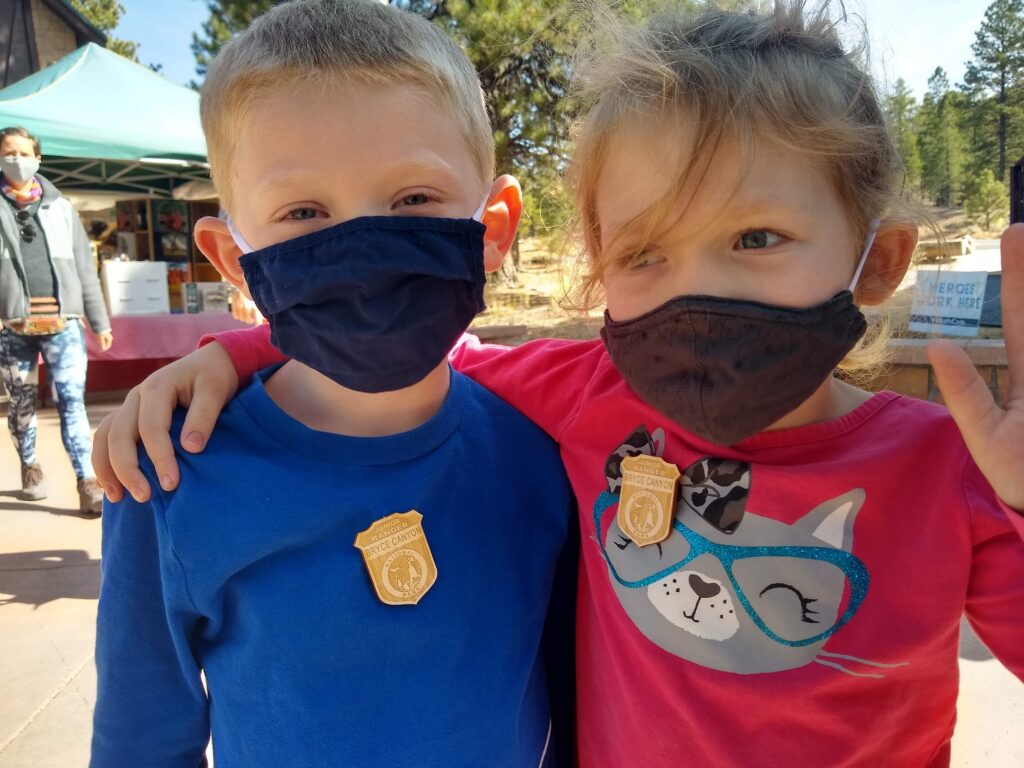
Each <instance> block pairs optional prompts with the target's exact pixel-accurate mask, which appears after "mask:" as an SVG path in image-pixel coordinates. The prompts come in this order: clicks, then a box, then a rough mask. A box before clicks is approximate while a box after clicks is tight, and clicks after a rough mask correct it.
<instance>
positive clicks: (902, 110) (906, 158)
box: [885, 78, 921, 189]
mask: <svg viewBox="0 0 1024 768" xmlns="http://www.w3.org/2000/svg"><path fill="white" fill-rule="evenodd" d="M885 111H886V115H887V117H888V119H889V125H890V126H891V128H892V132H893V139H894V140H895V142H896V148H897V150H898V151H899V153H900V158H901V159H902V160H903V171H904V173H905V178H906V183H907V185H908V186H909V187H910V188H912V189H920V187H921V153H920V151H919V150H918V147H917V133H916V132H915V128H914V118H915V116H916V114H917V101H916V99H914V95H913V94H912V93H911V92H910V90H909V89H908V88H907V84H906V82H905V81H904V80H903V78H900V79H899V80H897V81H896V88H895V90H894V91H893V92H892V93H891V94H889V95H888V96H887V97H886V98H885Z"/></svg>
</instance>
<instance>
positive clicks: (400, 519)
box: [355, 510, 437, 605]
mask: <svg viewBox="0 0 1024 768" xmlns="http://www.w3.org/2000/svg"><path fill="white" fill-rule="evenodd" d="M422 521H423V515H421V514H420V513H419V512H417V511H416V510H410V511H409V512H402V513H395V514H393V515H388V516H387V517H384V518H381V519H380V520H378V521H376V522H375V523H374V524H373V525H371V526H370V527H369V528H367V529H366V530H365V531H362V532H360V533H359V534H358V535H357V536H356V541H355V546H356V547H357V548H358V549H359V550H360V551H361V552H362V553H363V561H364V562H365V563H366V570H367V572H369V574H370V581H372V582H373V588H374V590H375V591H376V592H377V597H378V598H380V601H381V602H382V603H386V604H387V605H416V603H418V602H419V601H420V599H421V598H422V597H423V595H425V594H426V593H427V591H428V590H429V589H430V588H431V587H432V586H434V582H435V581H436V580H437V564H436V563H435V562H434V556H433V555H432V554H431V552H430V545H429V544H427V537H426V534H424V532H423V522H422Z"/></svg>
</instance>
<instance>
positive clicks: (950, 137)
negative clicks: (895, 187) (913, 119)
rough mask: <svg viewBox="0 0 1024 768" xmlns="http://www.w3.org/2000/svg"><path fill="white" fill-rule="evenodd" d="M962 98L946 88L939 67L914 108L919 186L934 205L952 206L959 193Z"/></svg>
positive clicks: (962, 145) (961, 173)
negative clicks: (918, 107) (916, 127)
mask: <svg viewBox="0 0 1024 768" xmlns="http://www.w3.org/2000/svg"><path fill="white" fill-rule="evenodd" d="M962 104H963V97H962V94H958V93H956V92H955V91H951V90H950V86H949V78H948V77H947V76H946V72H945V70H943V69H942V67H939V68H937V69H936V70H935V72H934V73H933V74H932V76H931V77H930V78H928V93H926V94H925V97H924V101H923V102H922V104H921V108H920V110H918V142H919V149H920V152H921V187H922V189H923V190H924V191H925V192H926V193H927V194H929V195H930V196H931V197H932V199H933V200H934V201H935V203H936V205H953V204H955V203H956V202H958V201H959V199H960V196H961V194H962V181H963V168H964V161H965V157H964V139H963V135H962V134H961V131H960V125H959V117H960V115H959V111H961V110H962Z"/></svg>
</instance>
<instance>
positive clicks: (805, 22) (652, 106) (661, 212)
mask: <svg viewBox="0 0 1024 768" xmlns="http://www.w3.org/2000/svg"><path fill="white" fill-rule="evenodd" d="M827 11H828V5H827V3H823V4H820V5H818V7H817V8H816V9H815V10H813V11H808V10H806V9H805V7H804V2H802V0H776V1H775V3H774V6H773V9H772V10H771V11H770V12H769V13H767V14H764V15H759V14H753V13H733V12H726V11H717V10H711V11H706V12H704V13H702V14H695V13H693V12H690V11H686V10H683V11H679V10H676V11H674V12H671V11H670V12H667V13H662V14H659V15H657V16H655V17H653V18H651V19H649V20H648V21H647V22H646V23H644V24H642V25H640V26H635V27H632V28H625V27H620V26H617V25H613V32H614V35H613V36H612V49H611V51H608V50H600V49H597V50H595V55H594V56H592V58H591V60H589V61H582V62H580V65H581V69H582V75H581V77H580V82H581V94H582V95H583V97H584V100H585V103H587V104H588V105H589V106H590V109H589V112H588V114H587V115H586V117H585V119H584V120H583V121H582V123H581V124H580V126H579V132H578V143H577V148H576V152H575V155H574V159H573V167H572V177H573V181H574V182H575V191H576V201H577V206H578V211H579V216H580V226H581V229H582V237H583V240H584V245H585V248H586V252H587V256H588V267H587V270H588V271H587V274H586V275H585V276H584V278H583V280H582V282H581V288H580V291H579V293H578V295H577V297H576V298H577V303H578V304H579V305H582V306H585V307H588V306H591V305H593V304H594V303H595V301H596V299H597V298H598V297H599V294H600V280H601V274H602V272H603V270H604V268H605V263H604V259H603V254H604V253H605V252H606V251H607V250H608V246H609V244H608V243H603V242H602V241H601V236H600V222H599V221H598V216H597V210H596V206H595V199H596V190H597V185H598V181H599V178H600V175H601V173H602V170H603V167H604V165H605V160H606V158H607V154H608V151H609V148H610V146H611V143H612V140H613V139H614V138H615V137H616V136H617V135H618V132H619V131H620V130H621V129H622V128H624V127H626V126H630V125H633V126H635V125H642V124H649V125H651V126H652V128H654V129H655V130H659V129H660V130H669V129H670V128H671V126H673V125H685V126H686V129H687V130H688V131H692V132H693V133H694V134H695V136H696V139H695V142H694V147H695V149H694V151H693V154H692V156H690V157H688V158H684V159H683V163H682V165H681V166H680V167H679V168H678V169H677V170H676V173H675V179H676V183H675V184H674V186H673V188H672V189H670V190H669V191H668V193H667V194H666V195H665V197H664V199H662V200H661V201H660V202H659V203H656V204H655V205H654V206H652V207H651V208H650V209H649V210H647V211H645V212H643V213H642V214H641V215H640V216H639V217H638V218H637V219H636V220H635V221H633V222H631V223H630V224H628V225H627V227H626V228H625V229H627V230H629V231H628V232H623V233H620V234H621V235H622V236H625V237H628V238H630V239H631V240H634V239H635V240H637V241H638V242H641V243H642V242H645V241H646V240H647V239H649V238H652V237H654V236H656V235H657V233H658V232H659V231H661V229H662V228H663V227H665V226H666V225H670V224H671V221H669V217H670V215H671V212H672V211H673V210H677V209H676V207H675V206H676V205H677V201H678V200H679V198H680V195H681V194H682V192H683V188H684V186H685V184H686V182H687V180H688V179H690V178H691V176H694V175H695V178H698V179H699V178H701V176H702V175H703V173H705V172H706V170H707V166H708V163H709V161H710V159H711V156H712V155H713V154H714V152H715V150H716V148H717V147H718V146H719V145H720V143H721V142H723V141H733V140H735V141H737V142H738V144H739V146H740V149H741V152H742V155H743V157H744V158H745V159H746V162H749V161H750V158H751V157H752V155H753V153H754V151H755V150H756V145H757V144H758V142H763V141H769V142H776V143H778V144H781V145H782V146H785V147H787V148H789V149H793V150H795V151H797V152H800V153H802V154H804V155H806V156H807V158H808V160H809V161H810V162H814V163H816V164H817V165H818V167H820V168H821V169H823V170H824V172H825V174H826V177H827V178H828V179H829V182H830V184H831V186H832V189H833V191H834V192H835V194H836V196H837V198H838V199H839V200H840V202H841V203H842V206H843V209H844V210H845V211H846V215H847V219H848V221H849V222H850V224H851V225H852V227H853V228H854V231H855V232H856V233H857V234H858V236H859V237H860V238H861V241H862V242H863V240H864V238H866V237H867V233H868V230H869V227H870V224H871V221H872V220H873V219H876V218H877V219H881V220H882V225H883V226H884V225H885V224H887V223H895V222H897V221H899V222H903V221H906V220H907V215H906V213H905V210H906V209H905V208H904V206H903V205H902V204H901V201H900V199H899V198H900V186H901V181H902V178H903V173H902V165H901V162H900V159H899V155H898V153H897V151H896V148H895V146H894V143H893V140H892V137H891V134H890V131H889V128H888V126H887V124H886V120H885V117H884V114H883V111H882V108H881V106H880V104H879V102H878V99H877V97H876V95H875V90H874V87H873V85H872V82H871V79H870V77H869V76H868V75H867V74H865V72H864V69H863V68H862V67H861V66H860V65H859V63H858V61H857V57H856V56H855V55H854V54H851V53H848V52H846V51H845V50H844V48H843V46H842V44H841V42H840V40H839V36H838V34H837V31H836V25H835V23H834V22H833V21H832V20H831V19H830V18H829V15H828V13H827ZM857 256H859V252H851V253H850V266H851V270H852V268H853V265H854V263H855V260H856V258H857ZM876 330H877V329H876ZM886 337H887V333H885V332H884V331H883V332H882V333H881V334H879V333H869V336H868V337H867V338H866V340H865V341H862V343H861V344H860V345H859V346H858V348H857V349H855V350H854V351H853V352H852V353H851V354H850V355H849V356H848V358H847V359H846V360H845V361H843V363H842V364H841V365H840V369H842V370H846V371H850V372H852V371H857V370H858V369H868V368H871V367H874V366H875V365H877V364H878V363H879V362H881V359H882V353H883V352H884V347H885V341H886Z"/></svg>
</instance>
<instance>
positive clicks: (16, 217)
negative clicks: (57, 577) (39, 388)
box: [0, 127, 114, 515]
mask: <svg viewBox="0 0 1024 768" xmlns="http://www.w3.org/2000/svg"><path fill="white" fill-rule="evenodd" d="M40 158H41V155H40V147H39V141H38V139H36V138H35V137H34V136H33V135H32V134H30V133H29V132H28V131H26V130H25V129H24V128H19V127H10V128H4V129H3V130H0V171H2V176H0V194H2V196H3V200H4V202H3V203H0V322H2V325H3V328H2V329H0V376H2V377H3V382H4V385H5V386H6V387H7V391H8V392H9V393H10V397H11V400H10V404H9V406H8V412H7V423H8V427H9V428H10V431H11V437H12V438H13V439H14V444H15V446H16V447H17V450H18V455H19V456H20V458H21V490H22V496H23V498H26V499H33V500H35V499H43V498H46V495H47V485H46V477H45V475H44V474H43V470H42V467H41V466H40V465H39V462H38V461H37V459H36V399H35V387H34V386H33V385H32V384H31V383H30V382H29V381H28V376H29V372H30V371H31V369H32V366H33V365H34V364H35V362H36V360H38V358H39V355H40V354H42V356H43V360H44V361H45V362H46V367H47V370H48V371H49V375H50V378H51V380H52V381H53V383H54V386H55V389H56V395H57V397H56V400H57V411H58V413H59V415H60V427H61V438H62V439H63V441H64V449H65V450H66V451H67V453H68V456H69V457H70V459H71V464H72V466H73V467H74V469H75V475H76V477H77V478H78V500H79V509H80V510H81V511H82V512H83V513H85V514H94V515H98V514H100V512H101V511H102V505H103V491H102V489H101V488H100V487H99V485H98V484H97V482H96V479H95V477H94V475H93V471H92V430H91V429H90V427H89V419H88V416H87V415H86V412H85V371H86V363H87V356H86V351H85V331H84V329H83V327H82V323H81V318H82V316H85V317H87V318H88V320H89V324H90V326H91V327H92V329H93V331H94V332H95V333H96V336H97V339H98V341H99V345H100V349H102V350H104V351H105V350H107V349H110V346H111V344H112V343H113V338H114V337H113V335H112V334H111V332H110V319H109V318H108V316H107V309H106V307H105V306H104V303H103V293H102V291H101V290H100V283H99V280H98V279H97V277H96V269H95V266H94V265H93V259H92V250H91V248H90V245H89V239H88V237H87V236H86V233H85V228H84V227H83V226H82V223H81V221H80V220H79V218H78V215H77V214H76V213H75V211H74V209H73V208H72V207H71V204H70V203H69V202H68V201H67V200H65V199H64V198H63V197H61V194H60V192H58V191H57V188H56V187H54V186H53V184H51V183H50V182H49V181H47V180H46V179H45V178H43V177H42V176H40V175H39V173H38V171H39V162H40Z"/></svg>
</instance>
